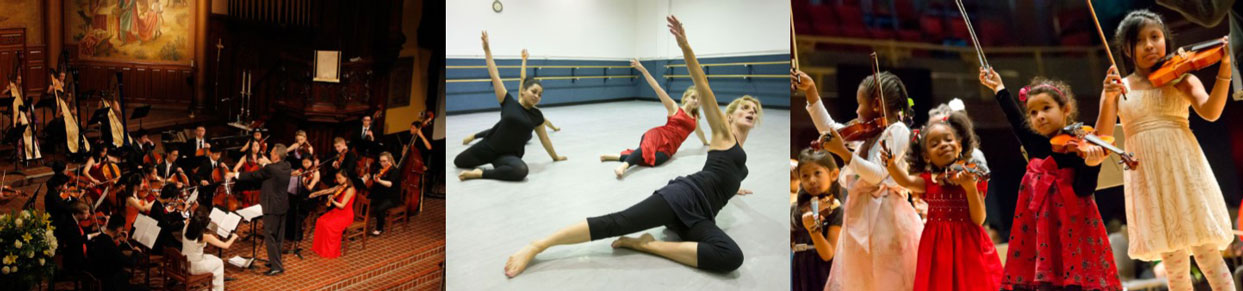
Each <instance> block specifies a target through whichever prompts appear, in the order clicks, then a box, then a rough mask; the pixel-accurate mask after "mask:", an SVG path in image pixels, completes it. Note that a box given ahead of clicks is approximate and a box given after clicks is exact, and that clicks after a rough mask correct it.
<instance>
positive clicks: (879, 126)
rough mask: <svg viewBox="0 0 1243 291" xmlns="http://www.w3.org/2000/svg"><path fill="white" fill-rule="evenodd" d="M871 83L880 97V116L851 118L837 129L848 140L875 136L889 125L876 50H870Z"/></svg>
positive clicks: (859, 139)
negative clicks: (865, 118)
mask: <svg viewBox="0 0 1243 291" xmlns="http://www.w3.org/2000/svg"><path fill="white" fill-rule="evenodd" d="M872 83H875V84H876V94H877V95H879V97H880V106H881V107H880V108H881V116H879V117H876V118H873V119H871V120H859V119H855V120H851V121H850V122H849V123H847V124H846V126H845V127H842V128H839V129H837V132H838V133H841V134H842V138H844V139H846V141H848V142H850V141H861V140H867V139H870V138H873V137H876V136H877V135H879V134H880V133H881V132H884V131H885V128H886V127H889V109H888V108H886V103H887V102H885V91H884V89H883V88H882V86H881V85H880V61H879V60H878V59H877V58H876V52H872Z"/></svg>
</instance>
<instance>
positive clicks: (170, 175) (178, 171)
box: [155, 148, 188, 188]
mask: <svg viewBox="0 0 1243 291" xmlns="http://www.w3.org/2000/svg"><path fill="white" fill-rule="evenodd" d="M180 154H181V151H180V150H178V149H176V148H170V150H169V151H168V153H166V154H164V162H162V163H160V164H158V165H156V166H155V173H156V175H158V176H159V178H160V179H162V180H163V181H164V183H166V184H172V185H176V186H177V188H181V187H185V186H187V185H185V184H183V183H185V182H188V180H186V178H187V176H186V172H185V171H184V170H182V168H181V166H178V165H177V159H178V155H180Z"/></svg>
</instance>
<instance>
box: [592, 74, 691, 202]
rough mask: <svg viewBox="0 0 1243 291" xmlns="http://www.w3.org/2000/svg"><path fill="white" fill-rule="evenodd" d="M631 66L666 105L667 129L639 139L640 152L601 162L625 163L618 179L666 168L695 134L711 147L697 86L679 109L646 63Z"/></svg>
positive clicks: (651, 131) (684, 96)
mask: <svg viewBox="0 0 1243 291" xmlns="http://www.w3.org/2000/svg"><path fill="white" fill-rule="evenodd" d="M630 66H631V67H634V68H635V70H638V71H639V72H640V73H643V77H644V78H646V79H647V84H648V85H649V86H651V87H652V91H656V96H657V97H660V103H661V104H664V105H665V111H667V112H668V116H666V121H665V125H662V126H658V127H653V128H652V129H648V130H647V132H644V133H643V136H642V137H640V138H639V147H638V148H635V149H627V150H624V151H622V152H621V154H618V155H614V154H604V155H600V161H601V162H606V161H621V162H622V163H621V165H619V166H617V168H616V169H614V170H613V173H614V174H617V178H618V179H621V177H622V175H625V174H626V171H627V170H629V169H630V166H648V167H655V166H659V165H661V164H664V163H665V161H668V160H669V158H670V157H673V154H675V153H677V152H678V148H679V147H682V142H683V141H685V140H686V137H687V136H688V135H690V133H691V131H692V130H694V131H695V135H696V136H699V141H700V142H703V144H704V145H705V146H706V145H708V140H707V139H705V138H704V133H703V130H700V129H699V124H698V123H699V97H698V96H696V95H695V86H694V85H692V86H690V87H689V88H686V92H683V93H682V107H678V106H677V103H675V102H673V98H669V94H668V93H665V90H664V89H661V88H660V83H657V82H656V78H652V74H650V73H648V72H647V68H644V67H643V63H640V62H639V60H637V59H631V60H630ZM714 105H715V104H714Z"/></svg>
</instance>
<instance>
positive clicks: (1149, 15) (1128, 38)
mask: <svg viewBox="0 0 1243 291" xmlns="http://www.w3.org/2000/svg"><path fill="white" fill-rule="evenodd" d="M1146 25H1157V26H1160V27H1161V33H1162V34H1164V35H1165V53H1167V54H1169V53H1172V52H1174V33H1172V32H1170V26H1168V25H1165V20H1163V19H1162V18H1161V15H1159V14H1156V13H1154V12H1152V11H1149V10H1148V9H1140V10H1135V11H1131V13H1127V14H1126V17H1124V18H1122V22H1119V23H1118V29H1117V30H1116V31H1115V32H1114V41H1116V42H1117V43H1116V44H1115V45H1117V46H1119V47H1121V48H1122V58H1123V59H1124V60H1126V63H1130V64H1132V65H1136V64H1135V56H1134V55H1133V54H1134V52H1132V51H1131V50H1132V49H1135V44H1136V43H1138V42H1139V31H1140V30H1141V29H1143V28H1144V26H1146ZM1119 69H1121V68H1119Z"/></svg>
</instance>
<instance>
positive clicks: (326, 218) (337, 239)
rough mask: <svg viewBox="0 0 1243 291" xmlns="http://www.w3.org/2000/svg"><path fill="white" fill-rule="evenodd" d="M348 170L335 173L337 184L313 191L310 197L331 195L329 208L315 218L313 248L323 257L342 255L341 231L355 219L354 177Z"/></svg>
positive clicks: (334, 178)
mask: <svg viewBox="0 0 1243 291" xmlns="http://www.w3.org/2000/svg"><path fill="white" fill-rule="evenodd" d="M348 175H349V174H348V171H346V170H338V171H336V174H334V175H333V180H336V182H337V186H335V187H332V188H328V189H324V190H319V191H316V192H315V193H311V195H310V198H315V197H319V196H324V195H329V197H328V199H329V200H328V201H329V210H328V212H326V213H324V215H320V216H319V218H318V219H316V220H315V236H314V237H313V239H314V241H313V242H312V243H311V250H312V251H314V252H315V253H316V254H318V255H319V256H320V257H323V258H336V257H339V256H341V233H342V232H344V231H345V228H346V227H347V226H349V225H350V223H352V222H353V221H354V200H355V199H354V194H355V190H354V181H353V180H354V179H352V178H350V177H349V176H348Z"/></svg>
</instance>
